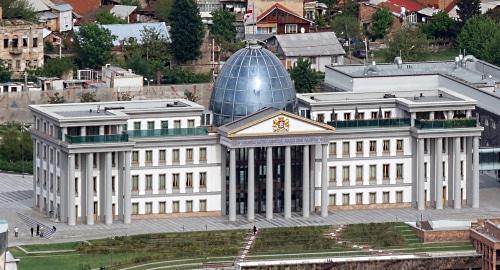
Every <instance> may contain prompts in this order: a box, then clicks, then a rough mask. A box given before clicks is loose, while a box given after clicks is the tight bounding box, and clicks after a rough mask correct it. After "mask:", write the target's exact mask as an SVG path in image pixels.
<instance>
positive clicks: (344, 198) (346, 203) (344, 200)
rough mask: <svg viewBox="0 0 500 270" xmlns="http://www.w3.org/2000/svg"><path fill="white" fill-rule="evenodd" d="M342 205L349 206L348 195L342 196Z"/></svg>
mask: <svg viewBox="0 0 500 270" xmlns="http://www.w3.org/2000/svg"><path fill="white" fill-rule="evenodd" d="M342 205H349V193H344V194H342Z"/></svg>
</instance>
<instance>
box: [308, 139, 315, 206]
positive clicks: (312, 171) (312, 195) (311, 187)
mask: <svg viewBox="0 0 500 270" xmlns="http://www.w3.org/2000/svg"><path fill="white" fill-rule="evenodd" d="M315 197H316V145H310V146H309V208H310V211H311V212H314V211H316V199H315Z"/></svg>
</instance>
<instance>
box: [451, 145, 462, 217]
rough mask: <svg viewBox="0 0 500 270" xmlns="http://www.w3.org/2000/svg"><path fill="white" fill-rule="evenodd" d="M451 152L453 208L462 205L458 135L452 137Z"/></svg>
mask: <svg viewBox="0 0 500 270" xmlns="http://www.w3.org/2000/svg"><path fill="white" fill-rule="evenodd" d="M453 146H454V149H453V152H454V153H453V154H454V161H453V163H454V165H453V168H454V169H455V172H454V174H453V176H454V180H455V181H454V184H453V187H454V190H453V208H455V209H460V208H461V207H462V184H461V182H462V176H461V175H460V137H456V138H453Z"/></svg>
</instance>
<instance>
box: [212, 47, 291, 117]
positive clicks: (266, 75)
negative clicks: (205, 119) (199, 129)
mask: <svg viewBox="0 0 500 270" xmlns="http://www.w3.org/2000/svg"><path fill="white" fill-rule="evenodd" d="M264 107H274V108H277V109H282V110H286V111H290V112H293V111H294V109H295V90H294V86H293V83H292V80H291V79H290V75H289V74H288V72H287V71H286V69H285V68H284V67H283V65H282V64H281V62H280V60H279V59H278V58H277V57H276V56H275V55H274V54H273V53H272V52H270V51H268V50H266V49H264V48H262V47H261V46H258V45H250V46H247V47H246V48H243V49H240V50H239V51H237V52H236V53H234V54H233V55H232V56H231V57H230V58H229V59H228V60H227V62H226V63H225V64H224V66H222V69H221V72H220V74H219V76H218V78H217V81H216V82H215V86H214V89H213V91H212V97H211V99H210V110H211V111H212V112H213V114H214V125H216V126H221V125H224V124H227V123H229V122H232V121H234V120H236V119H238V118H241V117H243V116H246V115H249V114H252V113H254V112H256V111H258V110H260V109H262V108H264Z"/></svg>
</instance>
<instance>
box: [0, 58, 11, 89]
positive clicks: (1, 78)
mask: <svg viewBox="0 0 500 270" xmlns="http://www.w3.org/2000/svg"><path fill="white" fill-rule="evenodd" d="M11 76H12V72H10V70H9V69H7V67H5V64H4V62H3V61H2V60H0V82H2V83H4V82H9V81H10V77H11Z"/></svg>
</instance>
